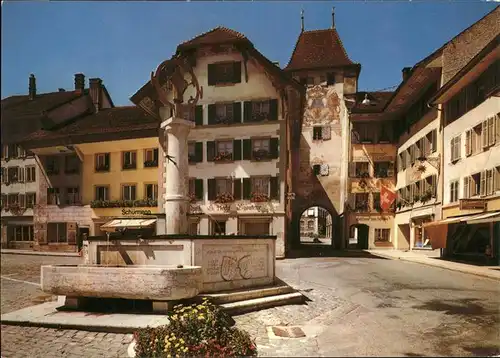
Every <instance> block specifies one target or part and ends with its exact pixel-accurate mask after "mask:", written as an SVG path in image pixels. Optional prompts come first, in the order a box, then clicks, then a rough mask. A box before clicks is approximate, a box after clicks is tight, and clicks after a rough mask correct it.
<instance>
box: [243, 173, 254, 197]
mask: <svg viewBox="0 0 500 358" xmlns="http://www.w3.org/2000/svg"><path fill="white" fill-rule="evenodd" d="M251 195H252V182H251V180H250V178H243V199H245V200H248V199H250V197H251Z"/></svg>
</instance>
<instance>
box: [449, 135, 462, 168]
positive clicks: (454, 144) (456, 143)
mask: <svg viewBox="0 0 500 358" xmlns="http://www.w3.org/2000/svg"><path fill="white" fill-rule="evenodd" d="M460 142H461V141H460V135H458V136H456V137H455V138H452V139H451V143H450V146H451V148H450V153H451V162H452V163H453V162H456V161H457V160H459V159H460V156H461V154H460Z"/></svg>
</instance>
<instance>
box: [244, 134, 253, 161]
mask: <svg viewBox="0 0 500 358" xmlns="http://www.w3.org/2000/svg"><path fill="white" fill-rule="evenodd" d="M251 159H252V140H251V139H243V160H251Z"/></svg>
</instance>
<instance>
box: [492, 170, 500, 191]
mask: <svg viewBox="0 0 500 358" xmlns="http://www.w3.org/2000/svg"><path fill="white" fill-rule="evenodd" d="M494 172H495V173H494V175H495V179H494V180H493V181H494V184H495V191H500V166H499V167H496V168H495V169H494Z"/></svg>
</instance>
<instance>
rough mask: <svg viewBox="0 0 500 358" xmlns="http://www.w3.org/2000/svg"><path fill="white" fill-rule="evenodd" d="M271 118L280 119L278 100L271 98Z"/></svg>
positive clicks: (271, 119)
mask: <svg viewBox="0 0 500 358" xmlns="http://www.w3.org/2000/svg"><path fill="white" fill-rule="evenodd" d="M269 120H270V121H277V120H278V100H277V99H271V100H270V101H269Z"/></svg>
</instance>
